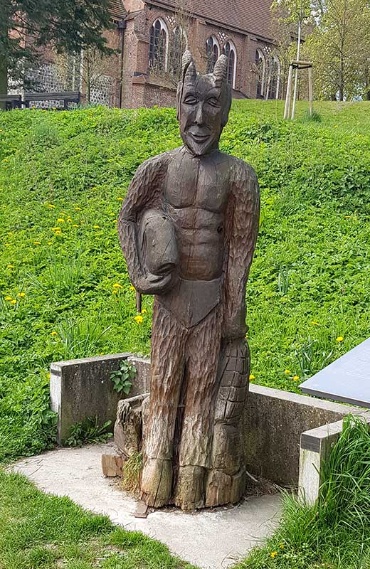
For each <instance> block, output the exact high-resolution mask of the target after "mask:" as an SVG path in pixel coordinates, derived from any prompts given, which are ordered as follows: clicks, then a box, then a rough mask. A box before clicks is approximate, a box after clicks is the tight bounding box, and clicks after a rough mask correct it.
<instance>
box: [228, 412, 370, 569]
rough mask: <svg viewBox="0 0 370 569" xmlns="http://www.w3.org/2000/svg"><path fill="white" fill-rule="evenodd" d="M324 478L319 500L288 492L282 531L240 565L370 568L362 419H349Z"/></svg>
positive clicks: (369, 472)
mask: <svg viewBox="0 0 370 569" xmlns="http://www.w3.org/2000/svg"><path fill="white" fill-rule="evenodd" d="M323 477H324V483H323V484H322V487H321V491H320V498H319V501H318V503H317V504H316V505H315V506H312V507H308V506H302V505H301V504H300V503H299V502H298V501H297V499H296V498H295V497H292V496H286V498H285V503H284V512H283V517H282V521H281V524H280V526H279V528H278V530H277V531H276V532H275V534H274V535H273V536H272V537H271V538H270V539H269V540H268V541H267V543H266V545H265V546H264V547H262V548H257V549H255V550H254V551H253V552H252V554H251V555H250V556H249V557H248V558H247V559H246V560H245V561H244V562H242V563H240V564H238V565H237V566H236V567H235V569H274V568H275V567H276V568H279V569H319V568H321V569H368V568H369V567H370V434H369V427H368V425H367V424H366V423H364V422H363V421H362V420H361V419H359V418H353V417H348V418H347V419H345V421H344V427H343V433H342V435H341V437H340V438H339V440H338V442H337V443H336V445H335V446H334V448H333V450H332V452H331V454H330V456H329V459H328V460H327V462H326V463H325V465H324V472H323Z"/></svg>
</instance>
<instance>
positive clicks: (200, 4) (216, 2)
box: [146, 0, 272, 39]
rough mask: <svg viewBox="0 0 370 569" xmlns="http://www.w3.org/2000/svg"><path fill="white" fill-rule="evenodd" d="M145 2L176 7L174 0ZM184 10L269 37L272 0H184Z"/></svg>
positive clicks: (237, 28)
mask: <svg viewBox="0 0 370 569" xmlns="http://www.w3.org/2000/svg"><path fill="white" fill-rule="evenodd" d="M146 3H147V4H154V5H156V6H162V7H167V8H170V9H172V10H176V9H178V6H177V7H176V2H175V0H146ZM184 4H185V5H186V11H187V12H189V13H191V14H194V15H195V16H199V17H200V18H203V19H204V20H206V21H209V22H210V23H215V24H218V25H219V26H220V27H223V28H230V29H233V30H237V31H240V32H244V33H250V34H254V35H256V36H260V37H262V38H265V39H268V38H271V31H270V21H271V15H270V7H271V4H272V0H185V2H184Z"/></svg>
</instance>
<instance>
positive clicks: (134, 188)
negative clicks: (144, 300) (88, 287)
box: [118, 154, 172, 294]
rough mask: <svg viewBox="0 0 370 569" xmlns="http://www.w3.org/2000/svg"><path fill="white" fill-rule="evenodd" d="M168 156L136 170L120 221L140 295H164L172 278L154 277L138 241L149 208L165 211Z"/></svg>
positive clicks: (119, 225)
mask: <svg viewBox="0 0 370 569" xmlns="http://www.w3.org/2000/svg"><path fill="white" fill-rule="evenodd" d="M166 158H167V157H166V154H162V155H159V156H155V157H154V158H150V159H149V160H147V161H146V162H144V163H143V164H142V165H141V166H140V167H139V168H138V169H137V171H136V173H135V176H134V177H133V179H132V181H131V183H130V185H129V188H128V191H127V196H126V199H125V201H124V203H123V205H122V208H121V211H120V214H119V218H118V235H119V240H120V243H121V247H122V251H123V253H124V255H125V258H126V262H127V268H128V273H129V276H130V279H131V281H132V283H133V285H134V286H135V288H136V290H137V291H138V292H141V293H143V294H157V293H160V292H164V291H165V290H166V287H167V286H168V285H169V284H170V282H171V278H172V277H171V275H169V274H167V275H153V274H151V273H149V272H148V270H147V269H146V267H145V266H143V264H142V262H141V258H140V249H139V242H138V231H139V226H138V224H139V222H140V218H141V216H142V214H143V213H144V212H145V211H146V210H148V209H162V207H163V204H162V200H163V183H164V178H165V175H166V163H167V160H166Z"/></svg>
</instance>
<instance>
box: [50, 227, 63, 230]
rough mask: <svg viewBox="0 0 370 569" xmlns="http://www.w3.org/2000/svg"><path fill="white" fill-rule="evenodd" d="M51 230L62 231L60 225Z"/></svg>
mask: <svg viewBox="0 0 370 569" xmlns="http://www.w3.org/2000/svg"><path fill="white" fill-rule="evenodd" d="M51 230H52V231H61V229H60V227H52V228H51Z"/></svg>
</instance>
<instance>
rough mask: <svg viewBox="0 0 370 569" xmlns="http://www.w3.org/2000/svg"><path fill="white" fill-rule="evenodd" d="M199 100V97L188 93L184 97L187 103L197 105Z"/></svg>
mask: <svg viewBox="0 0 370 569" xmlns="http://www.w3.org/2000/svg"><path fill="white" fill-rule="evenodd" d="M197 102H198V99H197V98H196V97H195V96H194V95H190V94H189V95H186V96H185V97H184V103H185V105H196V104H197Z"/></svg>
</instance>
